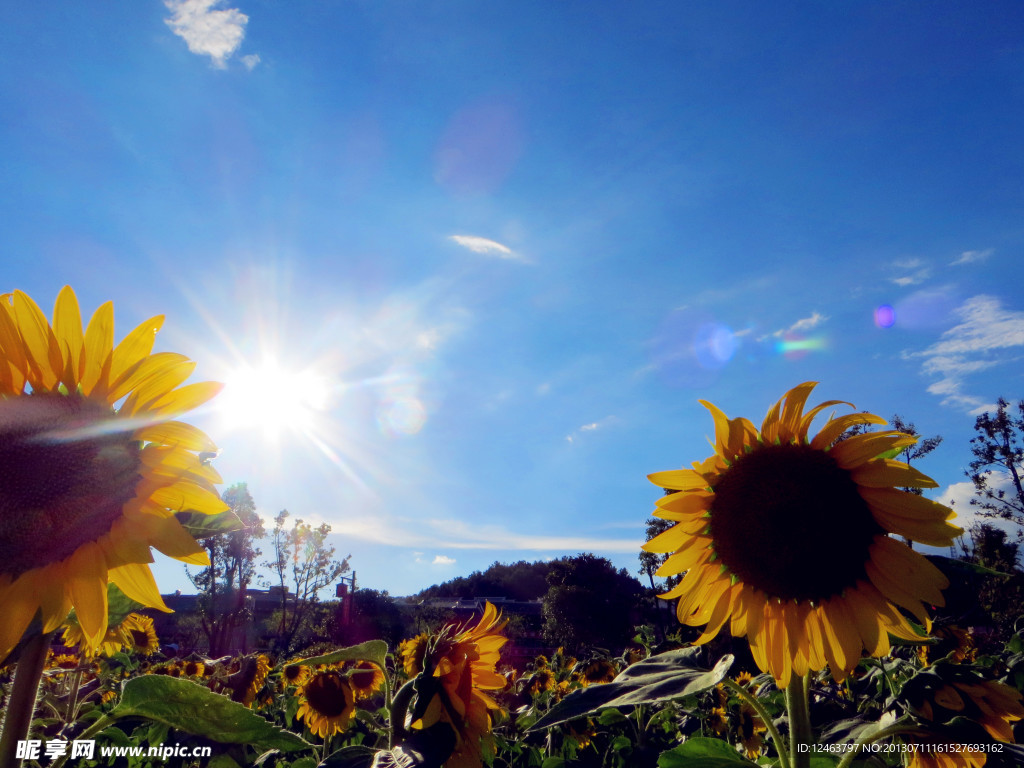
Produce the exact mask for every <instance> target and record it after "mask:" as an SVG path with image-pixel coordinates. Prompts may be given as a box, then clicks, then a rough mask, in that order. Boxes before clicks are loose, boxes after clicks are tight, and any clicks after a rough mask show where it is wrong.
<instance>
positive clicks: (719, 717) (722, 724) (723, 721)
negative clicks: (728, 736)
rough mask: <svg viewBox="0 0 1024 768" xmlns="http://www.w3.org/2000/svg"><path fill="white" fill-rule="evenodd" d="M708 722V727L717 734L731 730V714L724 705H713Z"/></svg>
mask: <svg viewBox="0 0 1024 768" xmlns="http://www.w3.org/2000/svg"><path fill="white" fill-rule="evenodd" d="M706 722H707V726H708V729H709V730H710V731H711V732H712V733H714V734H716V735H717V736H721V735H722V734H723V733H725V732H726V731H727V730H729V715H728V713H727V712H726V711H725V708H724V707H712V708H711V712H709V713H708V717H707V720H706Z"/></svg>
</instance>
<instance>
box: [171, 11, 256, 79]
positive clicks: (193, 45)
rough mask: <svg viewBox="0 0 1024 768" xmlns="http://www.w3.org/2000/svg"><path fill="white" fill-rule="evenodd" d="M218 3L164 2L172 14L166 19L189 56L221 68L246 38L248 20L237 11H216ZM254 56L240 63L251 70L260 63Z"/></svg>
mask: <svg viewBox="0 0 1024 768" xmlns="http://www.w3.org/2000/svg"><path fill="white" fill-rule="evenodd" d="M220 3H221V0H164V5H166V6H167V8H168V10H170V12H171V18H169V19H165V22H166V24H167V26H169V27H170V28H171V29H172V30H173V31H174V34H176V35H178V36H179V37H181V38H182V39H183V40H184V41H185V42H186V43H187V44H188V49H189V50H190V51H192V53H195V54H198V55H200V56H209V57H210V59H211V60H212V61H213V65H214V66H215V67H218V68H220V69H223V68H224V67H226V66H227V60H228V59H230V58H231V55H232V54H233V53H234V52H235V51H237V50H238V46H240V45H241V44H242V40H243V39H244V38H245V25H246V24H248V23H249V17H248V16H246V15H245V14H244V13H242V12H241V11H240V10H238V9H237V8H223V9H215V7H214V6H217V5H220ZM259 60H260V57H259V56H256V55H255V54H253V55H250V56H246V57H245V58H244V59H243V63H244V64H245V66H246V67H247V68H248V69H250V70H251V69H252V68H253V67H255V66H256V64H257V63H258V62H259Z"/></svg>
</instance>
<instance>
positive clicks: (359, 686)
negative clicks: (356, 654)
mask: <svg viewBox="0 0 1024 768" xmlns="http://www.w3.org/2000/svg"><path fill="white" fill-rule="evenodd" d="M348 682H349V684H350V685H351V686H352V692H353V693H354V694H355V697H356V699H357V700H359V699H368V698H370V697H371V696H373V694H375V693H376V692H377V691H379V690H380V689H381V688H383V687H384V672H383V671H382V670H381V668H380V667H378V666H377V665H376V664H374V663H373V662H372V661H357V662H356V663H355V666H353V667H352V669H351V670H350V671H349V673H348Z"/></svg>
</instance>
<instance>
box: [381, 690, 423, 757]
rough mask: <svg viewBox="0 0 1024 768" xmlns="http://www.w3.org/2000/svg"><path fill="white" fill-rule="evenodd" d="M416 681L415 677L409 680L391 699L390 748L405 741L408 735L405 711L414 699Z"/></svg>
mask: <svg viewBox="0 0 1024 768" xmlns="http://www.w3.org/2000/svg"><path fill="white" fill-rule="evenodd" d="M415 681H416V678H415V677H414V678H413V679H412V680H409V681H407V682H406V683H405V685H403V686H402V687H401V688H399V689H398V693H396V694H395V698H394V699H392V701H391V710H390V718H389V719H390V721H391V728H390V730H389V733H388V749H394V748H395V745H396V744H398V743H400V742H401V741H404V740H405V738H406V736H407V735H408V734H407V733H406V731H405V713H406V712H408V711H409V702H411V701H412V695H413V693H414V692H415V689H414V688H413V683H414V682H415Z"/></svg>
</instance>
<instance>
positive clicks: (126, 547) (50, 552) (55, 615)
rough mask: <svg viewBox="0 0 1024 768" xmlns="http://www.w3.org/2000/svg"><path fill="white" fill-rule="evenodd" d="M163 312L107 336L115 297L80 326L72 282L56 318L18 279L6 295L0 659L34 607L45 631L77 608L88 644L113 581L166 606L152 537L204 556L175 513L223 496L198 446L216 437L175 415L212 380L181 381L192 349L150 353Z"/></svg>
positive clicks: (101, 624) (191, 556)
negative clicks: (153, 566) (120, 334)
mask: <svg viewBox="0 0 1024 768" xmlns="http://www.w3.org/2000/svg"><path fill="white" fill-rule="evenodd" d="M162 323H163V317H160V316H158V317H154V318H151V319H150V320H147V321H145V322H143V323H142V324H141V325H139V326H138V327H137V328H135V330H133V331H132V332H131V333H129V334H128V335H127V336H126V337H125V338H124V339H123V340H122V341H121V342H120V343H119V344H118V345H117V346H116V347H115V346H114V343H113V339H114V318H113V306H112V304H111V303H110V302H107V303H106V304H104V305H103V306H101V307H100V308H99V309H98V310H96V312H95V314H94V315H93V316H92V319H91V320H90V321H89V323H88V325H87V326H86V328H85V330H84V331H83V330H82V320H81V315H80V313H79V309H78V300H77V298H76V297H75V294H74V291H72V290H71V288H69V287H65V288H64V289H62V290H61V292H60V294H59V295H58V296H57V301H56V305H55V307H54V312H53V322H52V324H51V323H50V322H49V321H48V320H47V318H46V316H45V315H44V314H43V313H42V311H41V310H40V309H39V307H38V306H37V305H36V304H35V302H33V301H32V299H31V298H29V297H28V296H27V295H25V294H24V293H22V292H21V291H15V292H14V294H13V295H12V294H5V295H3V296H2V297H0V479H2V487H3V493H2V495H0V606H2V607H3V614H4V621H3V622H2V624H0V659H2V658H3V657H5V656H6V655H7V654H8V653H9V652H10V650H11V648H13V647H14V645H15V644H16V643H17V642H18V640H19V639H20V638H21V636H22V634H23V633H24V632H25V629H26V628H27V627H28V625H29V622H30V621H31V620H32V618H33V616H35V615H36V614H37V613H38V614H40V618H41V621H42V630H43V632H52V631H53V630H55V629H56V628H57V627H59V626H60V625H61V623H62V622H63V621H64V620H65V618H66V617H67V615H68V613H69V611H70V610H71V609H72V608H74V609H75V612H76V614H77V616H78V621H79V623H80V625H81V630H82V634H83V637H85V638H86V639H87V640H88V645H90V646H96V645H99V644H100V641H101V640H102V638H103V635H104V633H105V632H106V630H107V583H108V582H113V583H114V584H116V585H117V586H118V587H120V589H121V591H122V592H124V593H125V594H126V595H127V596H128V597H130V598H132V599H133V600H135V601H136V602H138V603H141V604H142V605H146V606H149V607H152V608H157V609H159V610H162V611H167V610H169V609H168V608H167V606H166V605H164V602H163V599H162V598H161V597H160V592H159V590H158V589H157V585H156V581H155V580H154V579H153V574H152V572H151V571H150V569H149V563H151V562H153V555H152V553H151V552H150V547H156V548H157V549H158V550H160V551H161V552H163V553H164V554H166V555H169V556H171V557H174V558H177V559H179V560H183V561H184V562H186V563H190V564H193V565H208V564H209V561H208V559H207V557H206V553H205V552H204V550H203V548H202V547H200V546H199V544H197V543H196V542H195V540H193V538H192V537H191V536H190V535H189V534H188V532H187V531H186V530H185V529H184V528H183V527H182V526H181V524H180V523H179V522H178V520H177V519H176V518H175V517H174V513H175V512H177V511H181V510H191V511H195V512H203V513H207V514H215V513H218V512H222V511H224V510H226V509H228V507H227V505H226V504H224V503H223V502H222V501H221V500H220V498H219V497H218V496H217V493H216V491H215V490H214V484H215V483H219V482H221V480H220V477H219V476H218V475H217V473H216V472H215V471H214V470H213V468H212V467H210V466H209V465H208V464H207V463H205V462H204V461H202V460H201V459H200V458H199V456H198V455H197V452H200V451H210V452H215V451H216V446H214V444H213V443H212V441H211V440H210V439H209V438H208V437H207V436H206V435H205V434H203V433H202V432H200V431H199V430H198V429H196V428H194V427H192V426H189V425H187V424H183V423H180V422H177V421H173V419H174V418H175V417H177V416H178V415H180V414H182V413H185V412H186V411H189V410H191V409H193V408H195V407H196V406H198V405H201V404H202V403H204V402H206V401H207V400H209V399H210V398H211V397H213V396H214V395H215V394H216V393H217V392H218V391H219V390H220V386H221V385H219V384H214V383H211V382H203V383H198V384H189V385H186V386H181V387H179V385H180V384H182V382H184V381H185V379H186V378H188V376H189V375H190V374H191V372H192V370H193V368H194V363H192V362H190V361H189V360H188V359H187V358H185V357H183V356H182V355H177V354H172V353H170V352H161V353H157V354H151V350H152V348H153V341H154V338H155V335H156V332H157V330H159V328H160V326H161V325H162Z"/></svg>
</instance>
